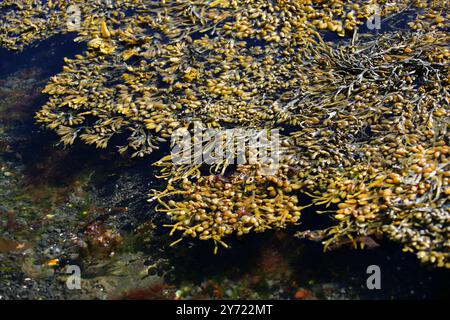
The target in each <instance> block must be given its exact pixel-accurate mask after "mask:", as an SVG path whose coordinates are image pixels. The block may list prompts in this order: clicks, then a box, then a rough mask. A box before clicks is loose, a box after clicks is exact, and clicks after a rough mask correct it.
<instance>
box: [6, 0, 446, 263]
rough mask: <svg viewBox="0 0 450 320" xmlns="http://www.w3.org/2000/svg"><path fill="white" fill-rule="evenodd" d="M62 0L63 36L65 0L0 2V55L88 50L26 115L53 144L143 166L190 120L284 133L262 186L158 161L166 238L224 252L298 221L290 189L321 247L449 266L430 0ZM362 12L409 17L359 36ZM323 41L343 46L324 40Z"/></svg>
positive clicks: (247, 170) (437, 50) (247, 169)
mask: <svg viewBox="0 0 450 320" xmlns="http://www.w3.org/2000/svg"><path fill="white" fill-rule="evenodd" d="M71 3H72V2H71ZM73 3H74V4H78V5H80V8H81V16H82V20H81V23H80V25H79V26H78V28H77V29H76V30H68V28H67V26H66V20H67V18H68V12H67V10H65V9H63V8H65V5H66V3H65V2H64V1H47V2H45V4H44V3H41V2H39V1H25V2H24V3H23V5H20V4H19V2H18V1H12V0H10V1H5V2H3V3H2V4H1V5H0V10H1V11H0V12H1V13H2V15H3V14H4V13H6V12H10V11H11V12H13V14H12V15H9V16H8V17H9V18H8V19H6V20H5V21H4V22H2V24H1V25H0V30H2V36H1V38H0V45H2V46H6V47H8V48H10V49H22V48H23V45H27V44H29V43H31V42H32V41H35V40H39V39H42V38H43V37H47V36H51V35H53V34H55V33H58V32H62V33H65V32H68V31H74V32H77V33H78V37H77V41H82V42H85V43H86V45H87V50H86V52H85V53H83V54H82V55H78V56H76V57H75V58H74V59H66V65H65V66H64V69H63V71H62V72H61V73H59V74H57V75H55V76H54V77H53V78H52V79H51V80H50V83H49V84H48V86H47V87H46V88H45V90H44V92H45V93H47V94H49V95H50V100H49V101H48V102H47V103H46V104H45V105H44V106H43V107H42V109H41V110H40V111H39V112H38V113H37V115H36V119H37V121H38V122H39V123H41V124H43V125H45V126H46V127H47V128H49V129H52V130H54V131H55V132H56V133H57V134H58V135H59V136H60V137H61V141H62V142H63V143H64V144H66V145H70V144H72V143H73V142H74V141H75V140H76V139H77V138H79V139H81V140H82V141H84V142H85V143H88V144H94V145H95V146H96V147H98V148H106V147H107V146H108V145H111V144H113V145H115V146H117V148H118V150H119V152H120V153H123V154H125V153H128V154H130V155H131V156H139V157H143V156H145V155H148V154H150V153H152V152H153V151H154V150H156V149H158V148H159V147H160V145H161V144H165V143H166V142H168V140H169V139H170V137H171V136H172V134H173V133H174V132H176V130H178V129H181V128H183V129H186V130H188V131H189V130H192V125H191V122H192V121H193V120H195V121H200V122H201V123H203V125H204V126H205V127H206V128H216V129H228V128H242V127H247V128H260V129H263V128H265V129H271V128H278V129H282V130H283V129H285V130H286V131H285V132H286V133H284V134H283V135H282V137H281V143H282V148H281V152H280V155H279V157H280V167H279V169H278V171H277V172H276V173H275V174H274V175H272V176H270V177H267V176H264V175H262V174H261V168H258V167H257V166H252V165H244V166H239V167H238V168H237V169H233V167H232V166H230V163H228V162H223V163H220V164H218V165H216V166H209V167H210V171H211V174H210V175H206V176H205V175H204V171H202V167H208V165H207V164H205V163H203V164H198V163H197V164H195V165H194V164H192V165H190V164H184V165H182V166H178V165H177V164H175V163H173V161H172V160H173V159H172V157H171V156H166V157H164V158H163V159H161V160H160V161H158V162H157V163H156V164H157V165H159V166H161V167H163V170H162V175H163V177H165V178H167V179H168V187H167V190H165V191H162V192H161V191H159V192H158V191H152V193H151V197H152V199H153V200H157V201H158V202H159V203H160V206H159V210H160V211H162V212H165V213H166V214H167V215H168V216H169V217H170V218H171V219H173V221H174V224H173V225H171V227H172V233H175V232H179V233H180V234H181V236H182V238H183V237H188V236H193V237H198V238H199V239H201V240H213V241H214V242H215V244H216V248H217V244H218V243H219V244H222V245H223V246H225V247H227V244H225V242H224V241H223V240H222V239H223V238H224V237H226V236H229V235H231V234H237V235H242V234H245V233H248V232H250V231H264V230H267V229H270V228H280V227H285V226H286V225H288V224H296V223H298V221H299V218H300V214H301V209H302V208H301V207H299V206H298V197H299V196H301V197H302V198H308V199H310V205H312V206H319V205H324V206H326V207H328V208H329V211H327V212H325V214H327V215H328V216H329V217H330V219H331V220H332V221H333V222H334V225H333V226H331V227H330V228H327V229H325V230H322V231H323V232H322V233H321V234H322V235H323V242H324V246H325V248H328V247H330V246H331V245H335V244H336V243H341V242H343V241H346V240H347V239H350V240H352V241H353V239H355V238H356V237H360V236H370V235H378V234H382V235H386V236H387V237H389V238H391V239H392V240H394V241H397V242H400V243H402V244H403V246H404V250H405V251H411V252H414V253H416V254H417V256H418V258H419V259H420V260H421V261H423V262H426V263H431V264H433V265H435V266H438V267H446V268H450V248H449V247H450V242H449V241H450V229H449V228H450V209H449V205H448V195H449V194H450V187H449V176H450V171H449V168H448V165H449V161H448V154H449V145H448V143H449V141H448V131H447V130H448V124H449V119H448V112H449V85H450V78H449V61H448V60H449V58H450V52H449V49H448V44H449V34H448V32H447V31H446V28H447V29H448V21H449V20H448V8H447V4H446V3H445V1H436V2H433V4H431V5H430V4H428V3H427V2H425V1H396V2H395V3H387V2H385V1H376V2H374V3H372V4H371V5H369V4H363V3H362V2H360V1H350V2H342V1H288V0H278V1H259V0H252V1H239V0H231V1H225V0H215V1H214V0H213V1H196V2H191V1H145V0H136V1H117V2H113V4H111V6H110V7H105V6H101V5H99V4H98V3H97V2H96V1H88V0H85V1H73ZM374 5H377V6H378V9H379V11H378V14H380V15H381V17H383V18H385V20H383V21H382V23H384V24H388V23H389V21H391V20H396V19H397V18H398V20H401V19H403V18H402V17H404V16H405V12H406V13H408V12H414V13H415V15H413V17H412V18H411V19H410V18H408V19H409V21H405V27H403V28H402V29H400V30H396V27H395V26H394V27H392V30H390V31H387V32H380V33H379V34H374V33H369V34H360V32H359V30H360V26H361V25H362V24H363V23H364V21H365V20H366V19H369V18H371V17H372V16H373V14H374V13H375V12H374V10H375V9H374V8H375V7H374ZM57 7H58V8H61V9H60V10H58V9H56V8H57ZM48 14H50V15H56V16H57V17H58V18H52V19H43V18H41V17H42V15H44V16H45V15H48ZM407 16H408V15H407ZM23 19H27V20H28V22H30V23H31V24H33V25H34V26H35V27H33V26H32V25H31V24H30V23H28V22H25V20H23ZM330 34H332V35H337V36H340V37H342V40H340V41H335V42H327V41H325V40H324V35H327V36H330ZM227 143H230V142H229V141H225V142H224V147H225V148H226V147H227V146H228V147H229V145H227ZM165 145H167V144H165ZM227 170H228V174H227V175H224V174H225V172H226V171H227ZM230 171H231V172H230ZM182 238H181V239H182ZM176 242H178V240H177V241H176ZM176 242H175V243H176Z"/></svg>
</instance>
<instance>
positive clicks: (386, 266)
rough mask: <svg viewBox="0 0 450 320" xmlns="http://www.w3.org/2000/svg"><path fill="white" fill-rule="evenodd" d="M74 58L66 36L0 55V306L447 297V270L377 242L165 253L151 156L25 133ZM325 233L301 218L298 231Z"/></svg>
mask: <svg viewBox="0 0 450 320" xmlns="http://www.w3.org/2000/svg"><path fill="white" fill-rule="evenodd" d="M83 50H84V46H83V45H81V44H76V43H74V42H73V38H72V37H70V36H63V37H54V38H52V39H49V40H47V41H44V42H42V43H40V44H38V45H37V46H34V47H31V48H29V49H27V50H25V51H24V52H22V53H11V52H7V51H5V50H0V166H1V170H2V171H1V173H0V176H1V177H0V218H1V219H0V221H1V232H0V239H1V241H0V258H1V260H0V261H1V262H0V299H15V298H21V299H28V298H44V299H73V298H86V299H92V298H101V299H104V298H130V299H132V298H169V299H170V298H174V297H181V298H186V299H189V298H256V299H257V298H275V299H292V298H294V296H295V293H296V292H298V291H299V290H305V292H307V294H306V295H307V297H308V298H311V299H315V298H319V299H409V298H412V299H423V298H427V299H429V298H441V299H442V298H448V297H449V296H450V295H449V294H450V290H449V287H448V283H450V282H449V280H450V274H449V272H448V271H445V270H437V269H429V268H427V267H424V266H421V265H420V264H419V263H418V261H417V259H416V258H415V256H414V255H412V254H407V253H403V252H402V251H401V248H400V247H399V246H397V245H394V244H392V243H388V242H385V241H383V240H377V241H378V242H379V244H380V246H379V247H378V248H376V249H374V250H354V249H351V248H342V249H340V250H336V251H333V252H327V253H323V251H322V246H321V245H320V244H318V243H314V242H310V241H305V240H300V239H297V238H295V237H293V233H294V232H295V231H296V230H293V229H288V230H286V231H279V232H268V233H265V234H257V235H252V236H249V237H245V238H242V239H234V240H230V245H231V247H232V249H230V250H225V249H221V250H219V254H218V255H214V254H213V250H212V249H213V248H212V247H211V244H209V243H203V242H198V241H192V242H189V241H185V242H182V243H180V244H179V245H177V246H176V247H169V244H170V243H171V242H172V241H173V240H175V239H171V238H169V237H168V235H167V234H168V232H167V231H168V230H167V228H165V227H163V224H165V223H168V221H166V218H165V217H162V216H160V215H158V214H157V213H155V212H154V207H153V205H152V204H149V203H148V202H147V201H146V198H147V193H148V191H149V190H150V189H151V188H160V187H161V186H160V182H159V181H158V180H157V179H156V178H155V176H154V174H155V173H154V169H152V167H151V163H152V162H153V161H154V160H155V159H158V158H159V156H160V154H154V155H153V156H152V157H148V158H145V159H141V160H135V159H133V160H131V159H127V158H122V157H120V156H119V155H117V153H116V152H115V150H114V149H113V148H111V149H107V150H102V151H99V150H96V149H95V148H93V147H88V146H85V145H82V144H75V145H74V146H73V147H71V148H67V149H64V148H63V147H62V146H60V145H58V144H57V137H56V135H55V134H54V133H51V132H48V131H46V130H43V129H42V128H40V127H39V126H37V125H36V124H35V123H34V118H33V116H34V113H35V112H36V111H37V110H38V109H39V107H40V106H42V105H43V104H44V103H45V102H46V100H47V96H45V95H43V94H41V93H40V91H41V90H42V88H43V87H44V86H45V83H46V81H47V80H48V78H49V77H50V76H52V75H54V74H56V73H58V72H59V71H60V70H62V66H63V57H69V58H70V57H73V56H74V55H75V54H77V53H81V52H82V51H83ZM327 223H329V221H328V220H327V218H324V217H322V216H320V215H317V214H316V213H315V212H313V211H311V210H310V211H308V210H306V211H305V212H304V213H303V216H302V225H301V226H300V229H302V228H303V229H305V228H306V226H308V228H311V229H314V227H316V228H319V227H321V226H324V225H327ZM303 226H305V227H303ZM99 239H102V240H99ZM105 239H106V240H105ZM102 241H104V242H102ZM17 244H21V245H23V247H24V248H23V250H22V249H16V248H17ZM54 259H58V263H57V264H56V265H52V263H51V261H52V260H54ZM69 265H79V266H80V267H81V270H82V278H83V279H84V280H83V286H82V289H81V290H69V289H67V287H66V285H65V276H66V275H65V268H66V267H67V266H69ZM370 265H377V266H379V267H380V269H381V275H382V277H381V286H382V287H381V289H380V290H369V289H367V286H366V280H367V278H368V276H369V275H368V274H367V272H366V271H367V268H368V266H370Z"/></svg>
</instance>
